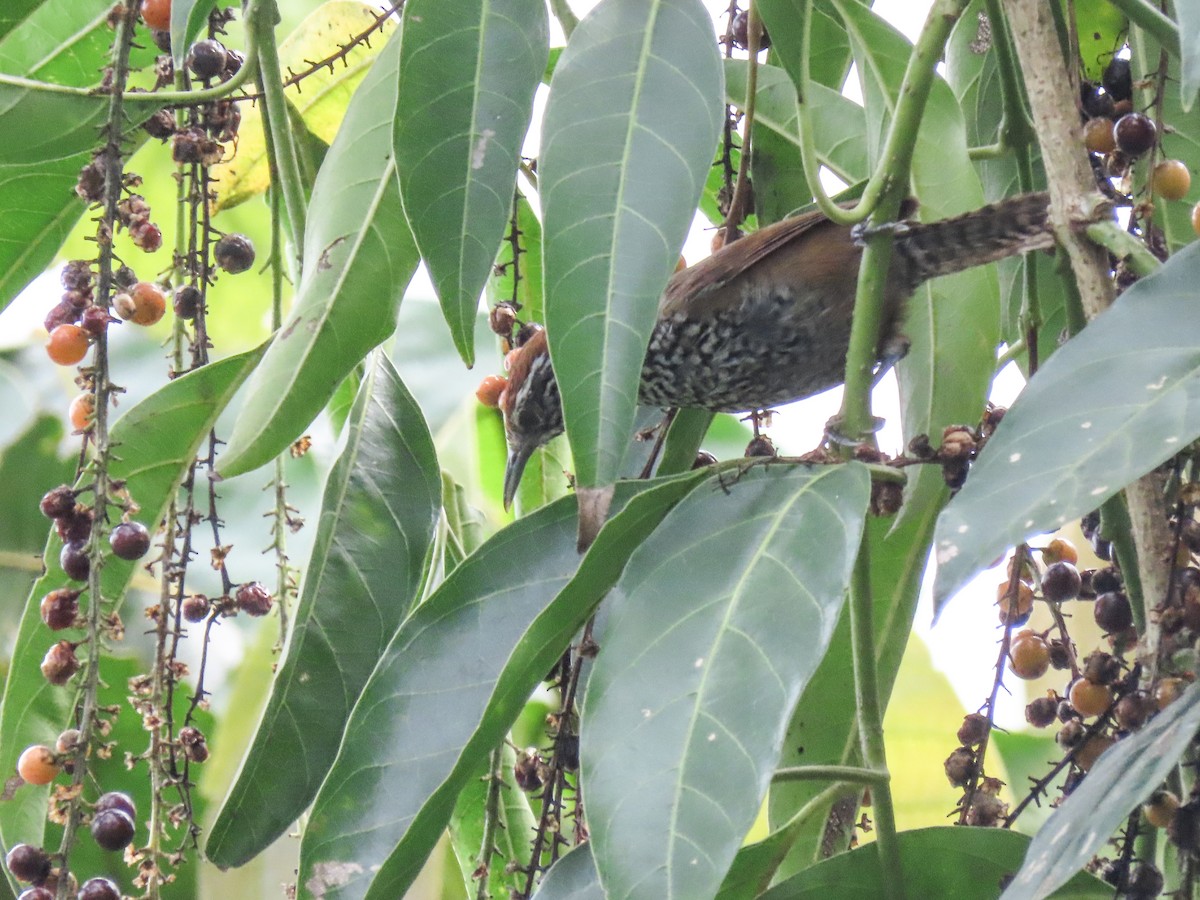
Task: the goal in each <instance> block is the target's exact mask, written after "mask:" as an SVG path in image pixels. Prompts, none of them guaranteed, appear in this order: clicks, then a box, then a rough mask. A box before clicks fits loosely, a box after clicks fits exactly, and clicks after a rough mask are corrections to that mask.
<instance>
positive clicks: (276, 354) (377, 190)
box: [219, 40, 417, 476]
mask: <svg viewBox="0 0 1200 900" xmlns="http://www.w3.org/2000/svg"><path fill="white" fill-rule="evenodd" d="M399 52H400V42H399V41H395V40H392V41H389V42H388V44H387V46H386V47H384V49H383V51H382V52H381V53H380V55H379V59H378V61H377V63H376V65H375V66H374V67H373V68H372V70H371V72H370V73H369V74H368V76H367V78H366V79H364V81H363V84H362V86H361V87H360V88H359V89H358V91H357V92H356V93H355V96H354V101H353V102H352V103H351V105H350V109H349V110H347V112H346V120H345V122H344V123H343V125H342V128H341V130H340V131H339V132H338V136H337V138H336V139H335V140H334V142H333V145H332V146H331V147H330V148H329V153H328V154H327V155H326V156H325V162H324V163H323V164H322V166H321V171H320V173H319V174H318V175H317V183H316V185H315V186H314V187H313V195H312V203H311V204H310V205H309V212H308V232H307V234H305V236H304V266H303V271H304V275H303V278H302V279H301V281H300V285H299V287H298V288H297V290H296V300H295V303H294V304H293V306H292V310H291V312H290V313H289V314H288V317H287V320H286V321H285V322H284V325H283V328H282V329H280V331H279V333H278V334H277V335H276V336H275V339H274V341H273V342H272V344H271V347H270V349H269V350H268V351H267V355H266V357H265V358H264V359H263V362H262V365H261V366H260V367H259V369H258V371H257V372H256V373H255V375H254V378H253V379H252V380H251V382H250V386H249V388H248V396H247V398H246V403H245V405H244V407H243V408H242V412H241V415H239V416H238V420H237V423H236V424H235V425H234V428H233V434H232V435H231V436H230V438H229V446H228V447H227V448H226V450H225V453H224V454H223V455H222V459H221V461H220V463H219V465H220V466H221V474H222V475H225V476H232V475H239V474H241V473H243V472H248V471H250V470H251V469H256V468H258V467H259V466H261V465H263V464H265V463H266V462H268V461H269V460H271V459H273V458H274V457H275V456H276V455H278V454H279V453H282V452H283V450H284V449H285V448H286V447H287V446H288V445H289V444H290V443H291V442H292V441H293V440H295V439H296V438H297V437H298V436H299V435H300V434H301V433H302V432H303V431H304V429H305V428H306V427H307V426H308V424H309V423H310V422H312V420H313V419H314V418H316V416H317V414H318V413H319V412H320V411H321V409H322V408H323V407H324V406H325V404H326V403H327V402H328V401H329V399H330V397H332V396H333V393H334V391H335V390H336V388H337V385H338V383H339V382H340V381H341V380H342V379H343V378H345V377H346V376H347V375H348V374H349V373H350V372H351V371H352V370H353V369H354V367H355V366H356V365H358V363H359V362H360V361H361V360H362V358H363V357H364V356H366V354H367V353H368V352H369V351H370V350H371V349H372V348H373V347H375V346H376V345H377V344H379V343H380V342H382V341H383V340H384V339H385V338H386V337H387V336H388V335H389V334H391V333H392V331H393V329H394V328H395V326H396V311H397V309H398V308H399V304H400V298H401V296H402V294H403V293H404V288H405V286H406V285H407V284H408V282H409V279H411V278H412V274H413V272H414V271H415V270H416V266H417V251H416V247H415V246H414V245H413V243H412V236H411V234H410V233H409V230H408V225H407V224H406V223H405V221H404V211H403V210H402V208H401V206H400V192H399V190H398V189H397V187H396V166H395V162H394V161H393V159H392V155H391V143H392V141H391V127H392V122H391V117H392V113H393V111H394V109H395V97H396V94H395V92H396V72H397V70H398V68H399V64H400V61H399Z"/></svg>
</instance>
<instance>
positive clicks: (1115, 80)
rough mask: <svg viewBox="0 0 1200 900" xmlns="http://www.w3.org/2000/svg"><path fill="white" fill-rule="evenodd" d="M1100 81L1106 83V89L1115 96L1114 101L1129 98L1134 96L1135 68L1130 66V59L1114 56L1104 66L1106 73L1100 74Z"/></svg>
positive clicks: (1106, 91)
mask: <svg viewBox="0 0 1200 900" xmlns="http://www.w3.org/2000/svg"><path fill="white" fill-rule="evenodd" d="M1100 83H1101V84H1102V85H1104V91H1105V93H1107V94H1108V95H1109V96H1110V97H1112V98H1113V102H1114V103H1115V102H1119V101H1121V100H1129V99H1130V98H1132V97H1133V69H1132V67H1131V66H1130V63H1129V60H1127V59H1125V58H1124V57H1120V56H1114V57H1113V58H1112V59H1111V60H1110V61H1109V63H1108V65H1107V66H1105V67H1104V74H1103V75H1101V76H1100Z"/></svg>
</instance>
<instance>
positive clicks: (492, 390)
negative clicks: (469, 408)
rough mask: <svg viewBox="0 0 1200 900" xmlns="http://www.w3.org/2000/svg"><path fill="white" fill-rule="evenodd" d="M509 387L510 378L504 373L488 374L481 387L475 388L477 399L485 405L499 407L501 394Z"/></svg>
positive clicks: (480, 383) (493, 407) (480, 384)
mask: <svg viewBox="0 0 1200 900" xmlns="http://www.w3.org/2000/svg"><path fill="white" fill-rule="evenodd" d="M506 387H508V379H507V378H505V377H504V376H503V375H486V376H484V379H483V381H481V382H479V387H478V388H476V389H475V399H477V400H478V401H479V402H480V403H482V404H483V405H484V406H488V407H491V408H492V409H498V408H499V406H500V394H501V393H502V392H503V391H504V389H505V388H506Z"/></svg>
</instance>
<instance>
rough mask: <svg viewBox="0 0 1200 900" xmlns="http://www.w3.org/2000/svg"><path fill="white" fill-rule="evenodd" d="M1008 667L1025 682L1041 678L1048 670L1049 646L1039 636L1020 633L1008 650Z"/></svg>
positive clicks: (1026, 632) (1030, 633)
mask: <svg viewBox="0 0 1200 900" xmlns="http://www.w3.org/2000/svg"><path fill="white" fill-rule="evenodd" d="M1008 667H1009V668H1010V669H1011V670H1012V673H1013V674H1014V675H1016V676H1017V677H1018V678H1023V679H1025V680H1026V681H1032V680H1033V679H1035V678H1041V677H1042V676H1043V675H1045V674H1046V670H1047V669H1049V668H1050V645H1049V644H1047V643H1046V639H1045V638H1044V637H1042V636H1041V635H1040V634H1036V633H1035V632H1032V631H1022V632H1021V633H1020V634H1018V635H1017V636H1016V637H1015V638H1013V642H1012V646H1011V647H1009V648H1008Z"/></svg>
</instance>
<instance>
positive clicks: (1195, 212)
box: [1192, 203, 1200, 234]
mask: <svg viewBox="0 0 1200 900" xmlns="http://www.w3.org/2000/svg"><path fill="white" fill-rule="evenodd" d="M1192 231H1194V232H1196V234H1200V203H1197V204H1196V205H1195V206H1193V207H1192Z"/></svg>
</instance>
